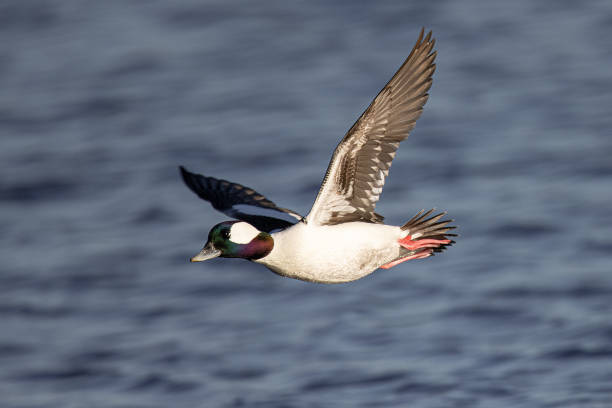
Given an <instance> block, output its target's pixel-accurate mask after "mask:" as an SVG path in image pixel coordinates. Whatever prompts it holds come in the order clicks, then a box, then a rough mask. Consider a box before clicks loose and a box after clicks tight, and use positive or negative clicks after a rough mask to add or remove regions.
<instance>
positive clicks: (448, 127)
mask: <svg viewBox="0 0 612 408" xmlns="http://www.w3.org/2000/svg"><path fill="white" fill-rule="evenodd" d="M421 26H426V27H428V28H431V29H433V30H434V34H435V36H436V37H437V39H438V46H437V48H438V51H439V56H438V70H437V72H436V75H435V81H434V85H433V88H432V91H431V98H430V100H429V102H428V104H427V107H426V109H425V113H424V115H423V116H422V118H421V119H420V121H419V122H418V124H417V127H416V129H415V131H414V132H413V134H412V135H411V137H410V138H409V139H408V140H407V141H406V142H405V143H404V144H403V145H402V147H401V148H400V151H399V154H398V156H397V158H396V160H395V162H394V165H393V168H392V170H391V176H390V178H389V180H388V183H387V186H386V189H385V192H384V194H383V196H382V200H381V202H380V205H379V207H378V208H379V211H380V212H381V213H383V214H384V215H386V217H387V221H388V222H390V223H395V224H399V223H402V222H403V221H405V220H406V219H408V218H409V217H411V216H412V215H413V213H414V212H415V211H417V210H418V209H421V208H430V207H432V206H436V207H438V208H440V209H446V210H448V211H449V214H450V215H451V216H452V217H453V218H455V219H456V222H457V224H458V225H459V226H460V231H459V232H460V233H461V236H460V237H459V239H458V242H457V244H456V245H455V246H454V247H452V248H451V249H450V250H449V251H447V252H446V253H444V254H443V255H442V256H436V257H435V258H432V259H428V260H426V261H414V262H408V263H404V264H402V265H401V266H398V267H395V268H393V269H390V270H386V271H385V270H380V271H377V272H376V273H374V274H372V275H370V276H369V277H367V278H365V279H362V280H360V281H357V282H354V283H351V284H345V285H335V286H324V285H315V284H309V283H304V282H299V281H293V280H289V279H284V278H280V277H278V276H276V275H274V274H272V273H270V272H268V271H267V270H266V269H264V268H263V267H261V266H258V265H254V264H249V263H247V262H244V261H239V260H219V261H211V262H208V263H204V264H190V263H189V262H188V258H189V257H190V256H191V255H193V254H194V253H195V252H196V251H197V250H199V249H200V247H201V245H202V243H203V241H204V240H205V238H206V236H207V233H208V229H209V227H210V226H211V225H213V224H215V223H217V222H219V221H221V220H223V219H224V218H225V217H224V216H223V215H222V214H219V213H217V212H215V211H214V210H213V209H212V208H210V207H209V206H208V205H207V204H206V203H204V202H201V201H199V200H198V199H197V198H196V197H195V195H193V194H192V193H191V192H189V191H188V190H187V189H186V188H185V187H184V186H183V185H182V183H181V181H180V179H179V176H178V171H177V166H178V165H179V164H183V165H185V166H187V167H188V168H189V169H191V170H193V171H198V172H202V173H204V174H209V175H215V176H217V177H223V178H227V179H229V180H234V181H237V182H241V183H244V184H246V185H249V186H252V187H254V188H256V189H257V190H259V191H260V192H262V193H264V194H266V195H267V196H268V197H269V198H271V199H272V200H274V201H276V202H277V203H278V204H279V205H282V206H286V207H289V208H293V209H295V210H297V211H300V212H302V213H307V212H308V210H309V208H310V205H311V204H312V201H313V199H314V197H315V194H316V191H317V189H318V185H319V183H320V181H321V178H322V175H323V172H324V169H325V167H326V165H327V162H328V160H329V157H330V155H331V152H332V149H333V148H334V147H335V145H336V143H337V142H338V141H339V140H340V138H341V137H342V135H343V134H344V132H345V131H346V130H347V129H348V128H349V126H350V125H351V124H352V123H353V121H354V120H355V119H356V117H357V116H358V115H359V114H360V113H361V111H362V110H363V109H364V108H365V107H366V106H367V104H368V103H369V102H370V100H371V99H372V97H373V96H374V95H375V94H376V93H377V92H378V90H379V89H380V88H381V87H382V85H383V84H384V83H385V82H386V81H387V80H388V79H389V78H390V76H391V75H392V73H393V72H394V71H395V69H396V68H397V67H398V66H399V65H400V63H401V62H402V61H403V59H404V58H405V57H406V55H407V54H408V52H409V51H410V49H411V47H412V45H413V44H414V41H415V39H416V37H417V35H418V31H419V29H420V27H421ZM0 36H1V39H2V41H0V134H1V145H0V170H1V171H0V228H1V229H0V230H1V231H2V233H1V234H0V259H1V261H2V262H1V265H2V266H1V267H0V322H1V325H0V406H1V407H3V408H5V407H7V408H8V407H11V408H13V407H15V408H17V407H20V408H21V407H23V408H25V407H126V408H127V407H133V408H136V407H178V406H180V407H194V406H201V407H407V406H410V407H488V408H489V407H493V408H495V407H610V406H612V260H611V252H612V234H611V232H612V184H611V182H612V134H611V131H610V129H611V128H612V114H611V107H612V48H611V46H610V38H612V3H610V2H609V1H586V2H557V1H552V0H549V1H543V2H532V1H528V0H521V1H514V2H484V1H483V2H478V1H462V2H452V1H437V2H429V3H424V2H404V1H396V2H384V3H383V2H380V3H379V2H333V3H332V2H324V1H319V2H295V3H293V2H287V3H283V2H239V3H238V2H231V3H230V2H225V1H218V2H214V1H208V2H200V1H180V2H168V1H146V2H145V1H135V2H122V1H104V2H83V1H76V0H73V1H59V0H55V1H42V0H41V1H17V0H15V1H12V0H9V1H3V2H2V3H0Z"/></svg>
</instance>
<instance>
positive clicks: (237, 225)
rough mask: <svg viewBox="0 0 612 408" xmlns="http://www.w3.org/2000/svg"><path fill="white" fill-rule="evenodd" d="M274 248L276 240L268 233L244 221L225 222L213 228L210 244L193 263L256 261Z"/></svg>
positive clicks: (192, 260) (205, 246)
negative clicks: (230, 260)
mask: <svg viewBox="0 0 612 408" xmlns="http://www.w3.org/2000/svg"><path fill="white" fill-rule="evenodd" d="M273 247H274V239H273V238H272V236H271V235H270V234H268V233H267V232H262V231H259V230H258V229H257V228H255V227H254V226H252V225H251V224H249V223H248V222H244V221H225V222H222V223H220V224H217V225H215V226H214V227H212V229H211V230H210V232H209V233H208V242H206V245H204V248H202V250H201V251H200V253H199V254H197V255H196V256H194V257H192V258H191V262H202V261H206V260H207V259H212V258H216V257H218V256H220V257H223V258H245V259H250V260H255V259H259V258H263V257H264V256H266V255H268V254H269V253H270V252H271V251H272V248H273Z"/></svg>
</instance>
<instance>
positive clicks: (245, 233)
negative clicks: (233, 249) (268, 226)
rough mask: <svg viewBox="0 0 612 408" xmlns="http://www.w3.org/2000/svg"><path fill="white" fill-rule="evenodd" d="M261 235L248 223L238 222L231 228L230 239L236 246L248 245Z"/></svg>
mask: <svg viewBox="0 0 612 408" xmlns="http://www.w3.org/2000/svg"><path fill="white" fill-rule="evenodd" d="M257 235H259V230H258V229H257V228H255V227H254V226H252V225H251V224H248V223H246V222H237V223H235V224H233V225H232V228H230V236H229V239H230V241H232V242H235V243H236V244H248V243H249V242H251V241H252V240H253V238H255V237H256V236H257Z"/></svg>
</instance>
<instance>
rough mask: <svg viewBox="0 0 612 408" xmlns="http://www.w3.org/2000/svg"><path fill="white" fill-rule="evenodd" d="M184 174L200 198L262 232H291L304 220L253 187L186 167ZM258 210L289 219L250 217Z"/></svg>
mask: <svg viewBox="0 0 612 408" xmlns="http://www.w3.org/2000/svg"><path fill="white" fill-rule="evenodd" d="M180 170H181V176H182V177H183V181H184V182H185V184H186V185H187V187H189V189H190V190H191V191H193V192H194V193H196V194H197V195H198V197H200V198H202V199H204V200H206V201H208V202H210V203H211V204H212V206H213V207H214V208H215V209H217V210H219V211H221V212H222V213H224V214H226V215H229V216H230V217H232V218H236V219H238V220H242V221H246V222H248V223H249V224H251V225H253V226H254V227H255V228H257V229H258V230H260V231H265V232H270V231H272V230H275V229H282V228H287V227H289V226H291V225H293V224H295V223H296V221H299V220H301V219H302V218H303V217H302V216H301V215H300V214H298V213H296V212H295V211H291V210H288V209H286V208H281V207H277V206H276V204H274V203H273V202H272V201H270V200H268V199H267V198H266V197H264V196H263V195H261V194H259V193H258V192H257V191H255V190H253V189H251V188H249V187H245V186H243V185H241V184H237V183H232V182H230V181H226V180H219V179H216V178H214V177H206V176H202V175H201V174H195V173H191V172H189V171H187V170H185V168H184V167H183V166H181V167H180ZM257 210H271V212H272V211H275V212H276V213H275V214H278V215H279V216H283V215H284V216H285V217H286V218H288V219H281V218H277V217H275V216H268V215H261V214H252V213H250V212H253V211H257ZM279 213H280V214H279Z"/></svg>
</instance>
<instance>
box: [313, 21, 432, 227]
mask: <svg viewBox="0 0 612 408" xmlns="http://www.w3.org/2000/svg"><path fill="white" fill-rule="evenodd" d="M423 34H424V30H421V34H420V35H419V39H418V40H417V42H416V44H415V46H414V48H413V49H412V52H411V53H410V55H409V56H408V58H406V61H404V63H403V64H402V66H401V67H400V68H399V70H398V71H397V72H396V73H395V75H394V76H393V78H391V80H390V81H389V82H388V83H387V85H385V87H384V88H383V89H382V90H381V91H380V93H379V94H378V95H377V96H376V98H375V99H374V101H372V103H371V104H370V106H369V107H368V108H367V109H366V110H365V112H363V114H362V115H361V116H360V117H359V119H358V120H357V121H356V122H355V124H354V125H353V126H352V127H351V128H350V129H349V131H348V132H347V134H346V135H345V136H344V138H343V139H342V141H341V142H340V143H339V144H338V146H337V147H336V150H335V151H334V154H333V156H332V159H331V161H330V163H329V166H328V168H327V172H326V174H325V177H324V179H323V183H322V184H321V189H320V190H319V194H318V196H317V199H316V200H315V203H314V205H313V207H312V210H311V211H310V214H309V215H308V217H307V221H308V222H312V223H315V224H318V225H333V224H339V223H343V222H349V221H366V222H381V221H382V218H383V217H382V216H380V215H379V214H376V213H375V212H374V209H375V207H376V203H377V201H378V199H379V198H380V194H381V192H382V188H383V185H384V183H385V177H386V176H387V175H388V174H389V168H390V167H391V162H392V161H393V158H394V157H395V152H396V151H397V148H398V147H399V144H400V142H401V141H402V140H404V139H405V138H407V137H408V134H409V132H410V131H411V130H412V129H413V128H414V125H415V123H416V120H417V119H418V118H419V116H421V112H422V111H423V106H424V105H425V102H427V98H428V96H429V95H428V94H427V92H428V91H429V88H430V87H431V82H432V75H433V73H434V71H435V64H434V59H435V57H436V52H435V51H432V50H433V47H434V44H435V40H434V39H432V38H431V32H429V33H428V34H427V36H426V37H425V38H423Z"/></svg>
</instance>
